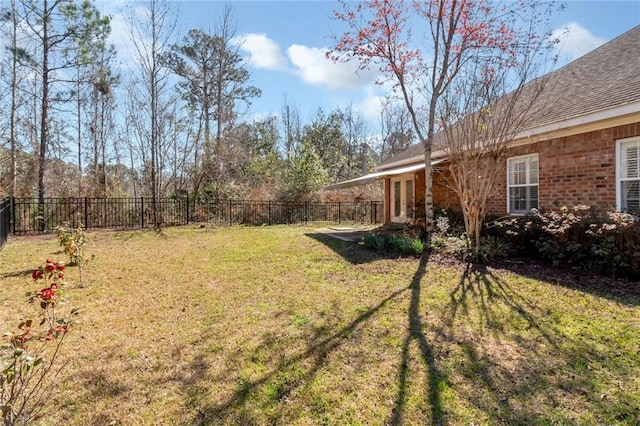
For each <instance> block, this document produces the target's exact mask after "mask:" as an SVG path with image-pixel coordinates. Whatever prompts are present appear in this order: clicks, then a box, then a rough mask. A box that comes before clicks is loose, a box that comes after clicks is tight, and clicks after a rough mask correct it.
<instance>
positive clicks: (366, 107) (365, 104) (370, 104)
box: [358, 95, 386, 119]
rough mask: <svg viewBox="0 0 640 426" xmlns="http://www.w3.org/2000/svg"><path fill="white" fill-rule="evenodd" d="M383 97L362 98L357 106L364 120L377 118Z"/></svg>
mask: <svg viewBox="0 0 640 426" xmlns="http://www.w3.org/2000/svg"><path fill="white" fill-rule="evenodd" d="M385 99H386V98H385V97H384V96H378V95H372V96H367V97H366V98H364V99H363V100H362V101H361V102H360V104H359V105H358V110H359V111H360V112H361V113H362V115H364V116H365V117H366V118H373V119H375V118H379V117H380V112H381V111H382V106H383V104H384V102H385Z"/></svg>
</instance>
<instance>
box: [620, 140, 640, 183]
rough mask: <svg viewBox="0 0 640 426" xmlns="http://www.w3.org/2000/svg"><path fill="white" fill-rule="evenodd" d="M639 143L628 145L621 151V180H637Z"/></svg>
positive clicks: (639, 175) (639, 173) (639, 154)
mask: <svg viewBox="0 0 640 426" xmlns="http://www.w3.org/2000/svg"><path fill="white" fill-rule="evenodd" d="M639 145H640V143H637V142H636V143H633V144H630V145H628V146H626V147H624V149H623V150H622V167H621V171H622V178H632V179H633V178H638V177H640V172H639V170H638V169H639V161H638V160H639V159H640V158H639V157H640V152H639V151H640V149H639V148H640V146H639Z"/></svg>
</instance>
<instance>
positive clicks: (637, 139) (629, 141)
mask: <svg viewBox="0 0 640 426" xmlns="http://www.w3.org/2000/svg"><path fill="white" fill-rule="evenodd" d="M634 144H635V145H639V146H640V136H634V137H632V138H625V139H618V140H616V209H617V210H618V211H622V210H623V208H624V206H623V205H622V181H635V180H640V175H639V176H638V177H637V178H622V166H623V164H622V148H623V147H624V146H625V145H634Z"/></svg>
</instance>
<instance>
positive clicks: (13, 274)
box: [0, 268, 37, 278]
mask: <svg viewBox="0 0 640 426" xmlns="http://www.w3.org/2000/svg"><path fill="white" fill-rule="evenodd" d="M34 269H37V268H33V269H24V270H22V271H12V272H5V273H4V274H0V278H17V277H25V278H26V277H31V274H32V273H33V270H34Z"/></svg>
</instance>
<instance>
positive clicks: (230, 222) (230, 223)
mask: <svg viewBox="0 0 640 426" xmlns="http://www.w3.org/2000/svg"><path fill="white" fill-rule="evenodd" d="M231 225H233V223H232V221H231V200H229V226H231Z"/></svg>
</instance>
